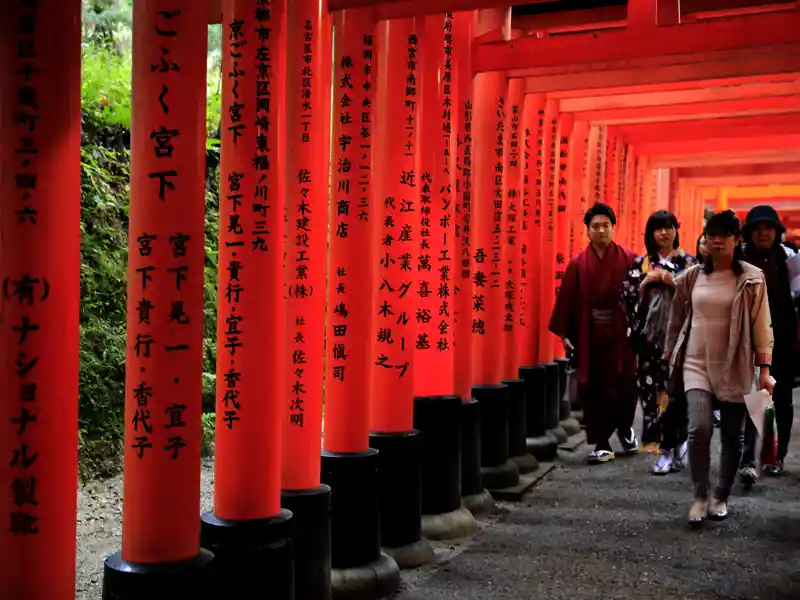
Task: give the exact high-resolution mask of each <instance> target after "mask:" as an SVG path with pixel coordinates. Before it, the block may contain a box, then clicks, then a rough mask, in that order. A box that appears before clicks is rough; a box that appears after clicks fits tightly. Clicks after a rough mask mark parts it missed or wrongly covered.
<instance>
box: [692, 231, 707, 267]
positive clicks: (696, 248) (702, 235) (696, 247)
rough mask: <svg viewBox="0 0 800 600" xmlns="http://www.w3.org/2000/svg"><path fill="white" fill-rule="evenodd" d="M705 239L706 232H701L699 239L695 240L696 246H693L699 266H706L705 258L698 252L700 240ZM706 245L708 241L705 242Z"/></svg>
mask: <svg viewBox="0 0 800 600" xmlns="http://www.w3.org/2000/svg"><path fill="white" fill-rule="evenodd" d="M704 237H706V230H705V229H704V230H703V233H701V234H700V237H699V238H697V244H695V246H694V256H695V258H696V259H697V262H699V263H700V264H701V265H704V264H706V258H705V256H703V253H702V252H700V240H702V239H703V238H704ZM706 245H708V240H706Z"/></svg>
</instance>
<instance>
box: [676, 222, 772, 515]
mask: <svg viewBox="0 0 800 600" xmlns="http://www.w3.org/2000/svg"><path fill="white" fill-rule="evenodd" d="M740 233H741V231H740V224H739V219H737V218H736V215H735V214H734V213H733V212H732V211H730V210H726V211H723V212H720V213H717V214H715V215H714V216H712V217H711V218H710V219H709V221H708V223H707V225H706V234H707V237H708V251H709V255H708V259H707V261H706V263H705V264H704V265H702V266H701V265H696V266H693V267H690V268H689V269H687V270H686V271H685V272H684V273H683V275H681V276H679V277H678V278H677V279H676V280H675V299H674V300H673V302H672V309H671V315H670V323H669V328H668V331H667V340H666V344H665V349H664V356H663V359H664V360H668V361H669V362H670V369H671V374H670V377H673V378H678V377H681V378H682V382H681V381H680V380H676V379H673V382H672V383H673V387H674V388H678V387H682V388H683V390H685V393H686V399H687V404H688V411H689V436H688V437H689V465H690V472H691V476H692V486H693V491H694V502H693V503H692V505H691V508H690V510H689V517H688V521H689V524H690V525H691V526H693V527H696V526H699V525H701V524H702V523H703V522H704V521H705V519H706V518H711V519H712V520H722V519H725V518H726V517H727V516H728V497H729V495H730V492H731V488H732V487H733V484H734V482H735V480H736V474H737V471H738V469H739V461H740V460H741V457H742V438H743V429H744V423H745V419H746V418H747V408H746V406H745V404H744V396H745V394H748V393H750V392H751V391H752V390H753V389H754V384H755V367H758V370H759V372H758V387H759V388H761V389H766V390H767V391H768V392H769V393H772V388H773V383H772V379H771V377H770V365H771V361H772V347H773V338H772V323H771V320H770V312H769V301H768V299H767V287H766V282H765V280H764V274H763V273H762V272H761V270H760V269H759V268H757V267H754V266H753V265H751V264H749V263H747V262H745V261H744V260H743V252H742V249H741V246H740V245H739V244H738V243H737V241H738V238H739V235H740ZM681 383H682V386H681V385H680V384H681ZM715 397H716V398H717V399H718V400H720V411H721V416H722V423H721V427H720V436H721V441H722V451H721V455H720V467H719V477H718V480H717V485H716V487H715V489H714V491H713V494H710V489H709V487H710V486H709V471H710V467H711V434H712V431H713V428H712V426H711V413H712V401H713V399H714V398H715Z"/></svg>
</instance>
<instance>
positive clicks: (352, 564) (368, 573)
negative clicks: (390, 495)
mask: <svg viewBox="0 0 800 600" xmlns="http://www.w3.org/2000/svg"><path fill="white" fill-rule="evenodd" d="M321 478H322V483H324V484H326V485H329V486H330V488H331V568H332V570H331V597H332V598H343V599H350V600H356V599H359V600H360V599H361V598H364V599H365V600H366V599H372V598H382V597H383V596H386V595H388V594H391V593H393V592H395V591H397V588H398V587H399V586H400V569H399V568H398V567H397V563H395V562H394V559H392V558H390V557H388V556H386V555H385V554H382V553H381V530H380V523H381V519H380V494H379V488H378V451H377V450H375V449H374V448H370V449H369V450H367V451H366V452H327V451H323V453H322V472H321Z"/></svg>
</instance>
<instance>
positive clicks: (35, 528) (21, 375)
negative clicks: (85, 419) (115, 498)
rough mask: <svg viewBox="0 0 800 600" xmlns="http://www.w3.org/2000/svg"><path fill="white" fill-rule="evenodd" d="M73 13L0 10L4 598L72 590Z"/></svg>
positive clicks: (35, 599)
mask: <svg viewBox="0 0 800 600" xmlns="http://www.w3.org/2000/svg"><path fill="white" fill-rule="evenodd" d="M80 19H81V3H80V2H79V1H77V0H39V2H37V3H33V2H9V3H6V6H5V10H4V15H3V16H2V17H0V139H1V140H2V141H0V198H2V204H3V209H4V210H3V211H2V213H0V240H2V252H0V277H1V278H2V283H3V294H2V299H0V306H2V308H1V309H0V313H1V314H2V330H0V331H2V333H1V334H0V340H1V341H0V381H2V387H1V388H0V389H1V390H2V392H0V414H2V425H0V485H2V489H3V492H2V494H3V495H2V498H3V514H2V526H1V527H0V563H2V567H0V590H2V592H0V596H2V597H4V598H9V599H11V598H19V599H20V600H22V599H24V600H72V599H73V598H74V597H75V513H76V508H77V507H76V501H77V478H78V459H77V446H78V314H79V302H80V289H79V269H80V206H81V198H80V138H81V115H80V70H81V51H80V44H81V20H80ZM198 376H199V373H198ZM198 428H199V424H198ZM198 452H199V450H198ZM195 510H196V509H195Z"/></svg>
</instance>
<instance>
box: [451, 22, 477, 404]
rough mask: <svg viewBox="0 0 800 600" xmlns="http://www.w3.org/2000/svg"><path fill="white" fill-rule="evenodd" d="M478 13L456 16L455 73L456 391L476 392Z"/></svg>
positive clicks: (461, 395) (454, 337)
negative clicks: (474, 254)
mask: <svg viewBox="0 0 800 600" xmlns="http://www.w3.org/2000/svg"><path fill="white" fill-rule="evenodd" d="M473 26H474V16H473V13H471V12H468V13H467V12H465V13H457V14H456V15H455V16H454V19H453V38H454V44H453V67H454V69H453V73H454V79H455V84H454V92H455V94H454V96H455V99H454V100H453V112H454V115H455V121H456V127H455V131H454V133H455V139H456V141H455V151H456V168H455V170H454V179H455V184H454V185H455V188H454V189H455V196H454V202H455V219H456V224H455V230H454V231H455V237H456V248H455V252H456V256H458V263H457V265H456V268H455V269H454V278H455V286H454V289H453V291H454V298H453V302H454V306H455V314H454V319H453V346H454V361H455V366H454V373H453V375H454V379H455V392H456V394H458V395H459V396H460V397H461V398H462V399H465V398H469V397H470V396H471V394H472V271H471V269H472V254H471V252H472V235H473V234H472V205H473V202H472V119H473V106H472V64H471V57H472V56H471V41H472V35H473V34H472V30H473Z"/></svg>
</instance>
